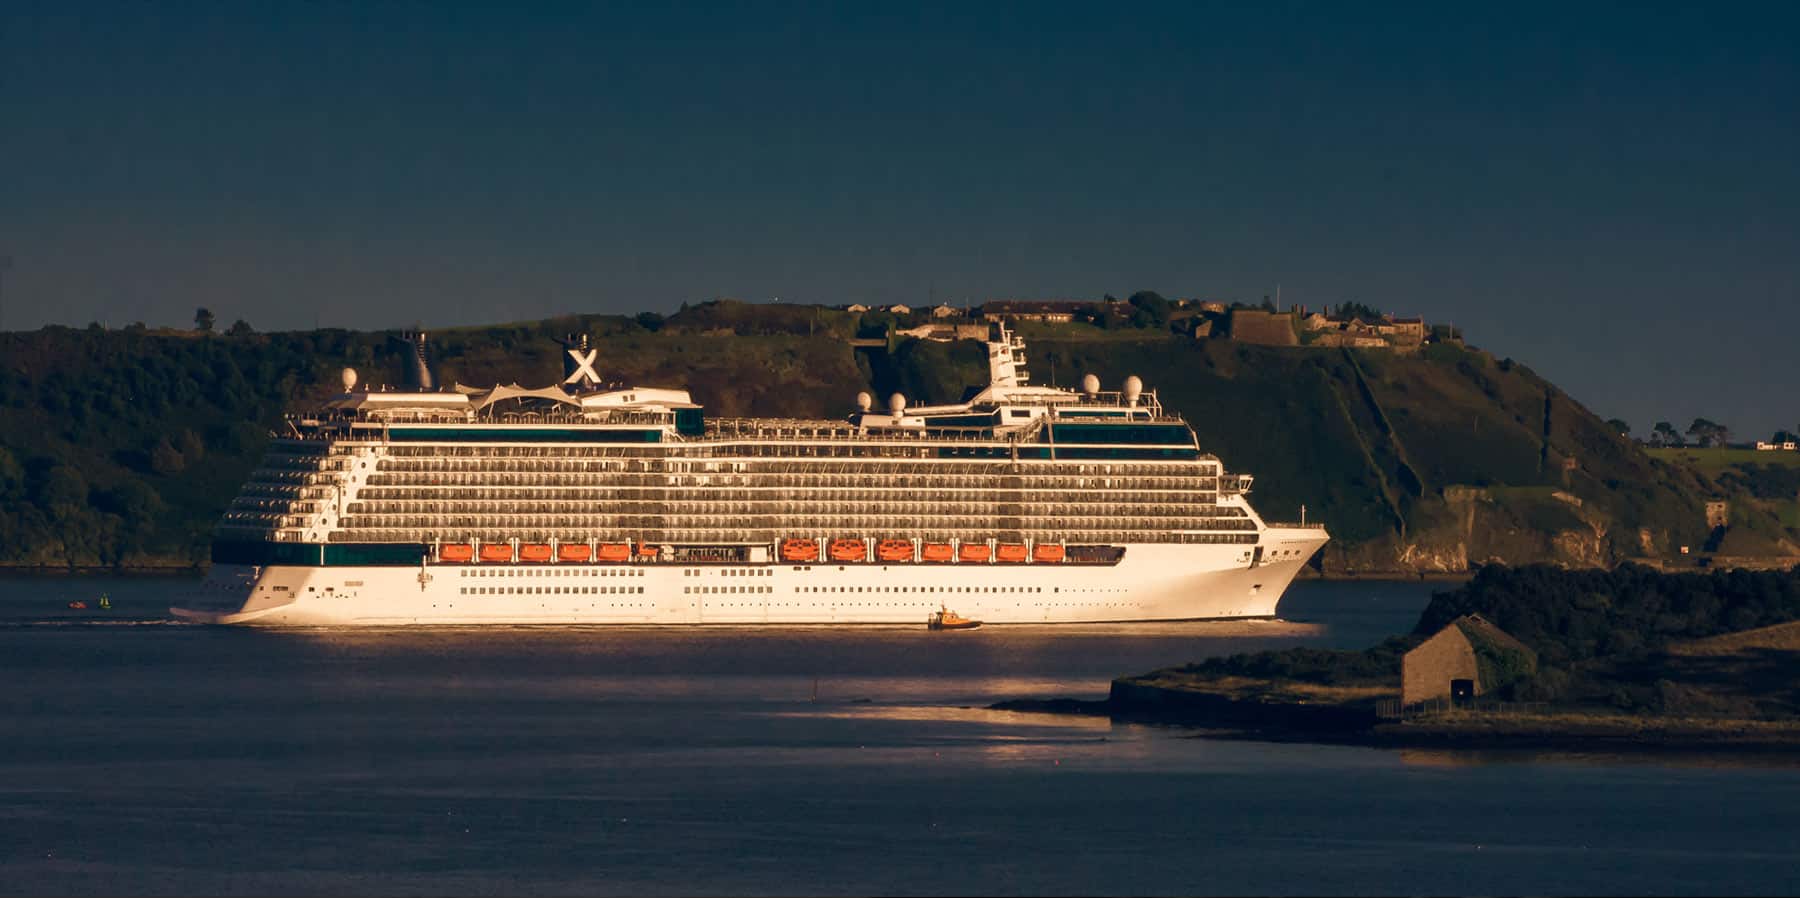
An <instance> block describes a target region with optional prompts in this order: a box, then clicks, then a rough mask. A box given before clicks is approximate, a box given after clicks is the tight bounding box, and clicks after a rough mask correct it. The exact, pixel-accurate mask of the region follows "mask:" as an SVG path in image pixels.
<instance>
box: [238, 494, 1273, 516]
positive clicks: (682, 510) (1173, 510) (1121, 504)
mask: <svg viewBox="0 0 1800 898" xmlns="http://www.w3.org/2000/svg"><path fill="white" fill-rule="evenodd" d="M240 501H241V500H240ZM251 501H252V502H254V503H259V504H255V505H250V506H249V507H248V508H247V509H246V510H257V509H260V510H270V511H273V510H277V509H275V508H272V507H269V506H268V505H267V504H261V502H262V500H251ZM644 506H648V508H646V507H644ZM311 508H312V503H298V504H296V505H293V506H291V510H290V511H288V513H290V514H299V513H304V512H306V511H308V510H310V509H311ZM1094 511H1104V512H1109V513H1115V514H1117V515H1118V516H1128V515H1132V514H1139V515H1158V514H1169V515H1175V514H1186V515H1195V516H1200V517H1228V518H1235V517H1242V516H1243V512H1242V510H1241V509H1238V508H1236V507H1235V506H1219V505H1216V504H1214V503H1212V502H1205V501H1198V498H1197V497H1196V500H1195V501H1189V502H1171V501H1169V497H1168V496H1158V497H1156V499H1155V500H1153V501H1142V502H1131V501H1123V500H1118V499H1115V500H1109V501H1101V502H1082V501H1076V500H1073V499H1069V500H1062V499H1058V500H1056V501H1028V500H1027V501H1020V500H1014V499H1012V498H1010V497H1007V498H998V497H997V498H995V499H989V500H985V501H976V500H960V501H959V500H939V499H925V498H914V499H909V500H898V499H896V500H879V499H872V500H869V501H865V502H795V501H793V500H792V499H775V498H769V499H764V500H760V501H743V502H711V501H687V500H666V501H665V500H657V499H646V500H639V501H632V500H629V499H627V500H615V501H610V502H580V503H575V502H570V503H547V502H541V501H533V502H517V501H494V500H470V501H445V502H417V501H401V500H387V501H381V502H362V501H357V502H352V503H350V504H349V506H348V507H347V508H346V509H345V513H346V514H349V515H351V516H359V515H371V516H375V515H400V514H432V515H445V514H460V515H505V514H544V513H547V512H549V513H556V512H562V513H568V514H583V513H586V514H594V513H607V514H633V513H636V514H654V515H688V514H730V515H755V514H762V515H787V514H796V513H800V514H810V515H814V516H817V515H821V514H869V515H883V514H920V515H960V514H981V513H984V512H985V513H992V514H1000V515H1015V514H1033V515H1036V514H1055V513H1058V512H1062V513H1069V514H1081V513H1083V512H1088V513H1092V512H1094ZM1234 511H1236V512H1237V513H1236V514H1233V513H1232V512H1234Z"/></svg>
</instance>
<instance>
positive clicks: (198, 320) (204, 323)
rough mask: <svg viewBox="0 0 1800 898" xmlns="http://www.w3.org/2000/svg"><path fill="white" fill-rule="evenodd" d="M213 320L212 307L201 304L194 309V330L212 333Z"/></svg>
mask: <svg viewBox="0 0 1800 898" xmlns="http://www.w3.org/2000/svg"><path fill="white" fill-rule="evenodd" d="M213 320H214V319H213V313H212V309H209V308H207V307H205V306H201V307H200V308H198V309H195V310H194V330H197V331H200V332H202V333H210V332H211V331H212V329H213Z"/></svg>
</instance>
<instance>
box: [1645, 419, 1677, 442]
mask: <svg viewBox="0 0 1800 898" xmlns="http://www.w3.org/2000/svg"><path fill="white" fill-rule="evenodd" d="M1650 445H1652V446H1682V445H1685V443H1683V442H1682V440H1681V431H1679V430H1676V429H1675V425H1673V424H1670V423H1669V422H1667V421H1658V422H1656V429H1654V430H1652V431H1650Z"/></svg>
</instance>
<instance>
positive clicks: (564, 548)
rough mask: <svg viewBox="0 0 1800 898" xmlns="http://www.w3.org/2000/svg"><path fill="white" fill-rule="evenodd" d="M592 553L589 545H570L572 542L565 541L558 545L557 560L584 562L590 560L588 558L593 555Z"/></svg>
mask: <svg viewBox="0 0 1800 898" xmlns="http://www.w3.org/2000/svg"><path fill="white" fill-rule="evenodd" d="M592 554H593V553H591V552H589V551H588V547H587V546H584V545H580V544H575V545H570V544H567V543H565V544H563V545H560V546H557V547H556V560H557V561H574V562H582V561H586V560H588V558H590V557H592Z"/></svg>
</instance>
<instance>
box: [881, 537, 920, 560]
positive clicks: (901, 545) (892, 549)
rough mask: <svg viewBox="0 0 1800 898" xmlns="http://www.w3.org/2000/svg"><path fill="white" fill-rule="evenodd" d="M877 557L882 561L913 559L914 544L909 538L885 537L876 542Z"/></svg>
mask: <svg viewBox="0 0 1800 898" xmlns="http://www.w3.org/2000/svg"><path fill="white" fill-rule="evenodd" d="M875 557H876V558H879V559H881V560H882V561H911V560H913V544H912V540H909V539H884V540H882V541H881V542H879V543H876V544H875Z"/></svg>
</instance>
